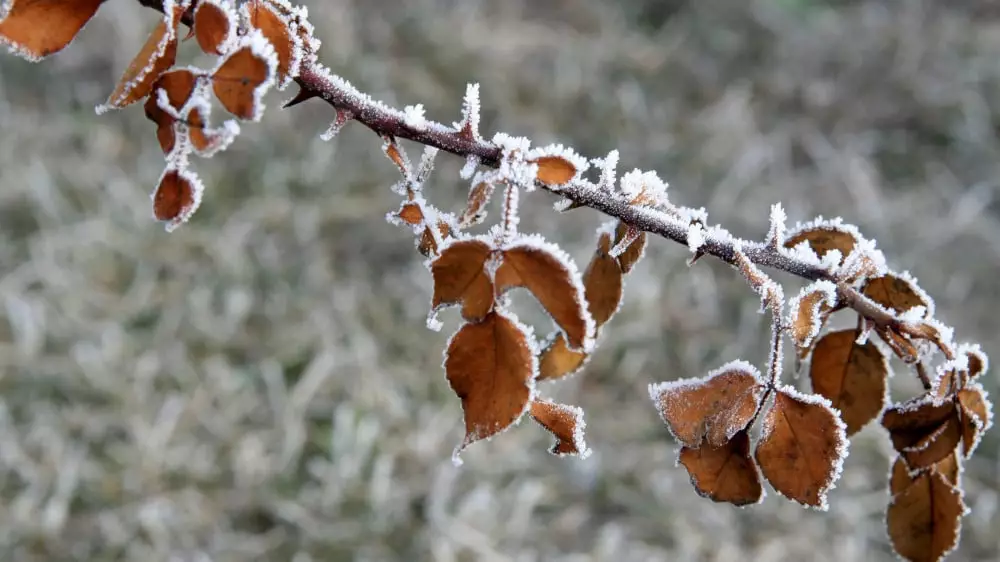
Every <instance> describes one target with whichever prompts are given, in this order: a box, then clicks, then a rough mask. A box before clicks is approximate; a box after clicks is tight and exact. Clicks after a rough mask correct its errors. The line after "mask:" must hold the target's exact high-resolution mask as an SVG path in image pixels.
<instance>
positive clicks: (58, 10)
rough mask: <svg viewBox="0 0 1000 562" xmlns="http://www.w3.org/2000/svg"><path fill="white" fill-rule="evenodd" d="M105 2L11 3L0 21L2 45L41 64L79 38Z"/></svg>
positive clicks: (35, 0)
mask: <svg viewBox="0 0 1000 562" xmlns="http://www.w3.org/2000/svg"><path fill="white" fill-rule="evenodd" d="M103 2H104V0H48V1H45V2H39V1H38V0H11V2H10V4H9V6H8V11H7V15H6V16H5V17H4V18H3V19H2V20H0V43H3V44H5V45H7V46H8V47H9V48H10V50H11V51H12V52H14V53H16V54H17V55H19V56H21V57H23V58H25V59H27V60H29V61H32V62H37V61H39V60H41V59H43V58H45V57H47V56H49V55H51V54H54V53H57V52H59V51H61V50H63V48H65V47H66V45H69V43H70V42H71V41H72V40H73V38H74V37H76V34H77V33H79V32H80V30H81V29H83V26H84V25H86V24H87V22H88V21H90V18H92V17H94V14H96V13H97V9H98V8H99V7H100V6H101V4H102V3H103Z"/></svg>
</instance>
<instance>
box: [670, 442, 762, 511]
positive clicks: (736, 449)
mask: <svg viewBox="0 0 1000 562" xmlns="http://www.w3.org/2000/svg"><path fill="white" fill-rule="evenodd" d="M677 460H678V462H679V463H680V464H682V465H684V468H686V469H687V471H688V475H689V476H690V477H691V485H693V486H694V489H695V490H696V491H697V492H698V495H700V496H702V497H705V498H710V499H711V500H712V501H716V502H728V503H731V504H733V505H748V504H754V503H759V502H760V500H761V499H762V498H763V497H764V489H763V488H762V487H761V484H760V472H759V471H758V470H757V465H756V464H755V463H754V462H753V459H751V458H750V435H749V433H747V430H745V429H744V430H740V431H739V432H737V433H736V435H734V436H733V438H732V439H730V440H729V441H727V442H726V443H724V444H722V445H721V446H718V447H714V446H712V445H708V444H705V445H702V446H701V447H698V448H697V449H692V448H691V447H681V452H680V455H679V456H678V458H677Z"/></svg>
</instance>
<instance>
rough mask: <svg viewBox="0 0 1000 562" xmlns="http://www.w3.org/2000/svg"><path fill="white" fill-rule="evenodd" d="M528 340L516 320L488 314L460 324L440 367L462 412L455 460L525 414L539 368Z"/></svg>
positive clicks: (498, 313) (524, 330) (495, 313)
mask: <svg viewBox="0 0 1000 562" xmlns="http://www.w3.org/2000/svg"><path fill="white" fill-rule="evenodd" d="M529 337H530V336H529V335H528V333H527V331H526V329H525V328H524V326H522V325H521V324H519V323H518V322H517V321H516V320H515V319H513V318H510V317H508V316H506V315H504V314H503V313H501V312H491V313H490V314H488V315H487V316H486V318H484V319H483V321H482V322H479V323H475V324H474V323H467V324H465V325H463V326H462V327H461V328H460V329H459V330H458V332H456V333H455V335H454V336H453V337H452V338H451V341H450V342H449V343H448V350H447V352H446V354H445V360H444V368H445V372H446V374H447V377H448V383H449V384H450V385H451V388H452V390H454V391H455V394H457V395H458V397H459V398H461V399H462V410H463V411H464V412H465V439H464V440H463V441H462V444H461V445H459V446H458V447H457V448H456V449H455V456H454V459H456V460H457V459H458V455H459V454H460V453H461V452H462V450H464V449H465V448H466V447H468V446H469V445H470V444H472V443H474V442H476V441H479V440H481V439H486V438H489V437H492V436H493V435H496V434H497V433H499V432H501V431H503V430H505V429H507V428H508V427H510V426H511V425H513V424H514V423H515V422H517V421H518V420H519V419H520V418H521V416H522V415H523V414H524V413H525V412H526V411H527V410H528V404H529V403H530V402H531V399H532V395H533V393H534V378H535V370H536V367H537V366H536V363H535V356H534V353H533V352H532V349H531V348H532V344H531V342H530V340H529Z"/></svg>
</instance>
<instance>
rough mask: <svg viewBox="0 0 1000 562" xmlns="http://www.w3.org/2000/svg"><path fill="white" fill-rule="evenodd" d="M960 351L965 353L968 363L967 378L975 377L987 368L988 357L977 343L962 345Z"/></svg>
mask: <svg viewBox="0 0 1000 562" xmlns="http://www.w3.org/2000/svg"><path fill="white" fill-rule="evenodd" d="M960 352H962V353H964V354H965V357H966V358H967V359H968V363H969V378H973V379H974V378H976V377H978V376H979V375H981V374H983V373H984V372H985V371H986V369H988V368H989V358H988V357H987V356H986V354H985V353H983V350H982V349H980V348H979V346H978V345H972V346H962V348H960Z"/></svg>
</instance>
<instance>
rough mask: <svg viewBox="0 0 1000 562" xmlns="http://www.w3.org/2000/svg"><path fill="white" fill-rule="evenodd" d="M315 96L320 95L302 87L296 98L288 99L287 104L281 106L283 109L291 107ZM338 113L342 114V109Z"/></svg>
mask: <svg viewBox="0 0 1000 562" xmlns="http://www.w3.org/2000/svg"><path fill="white" fill-rule="evenodd" d="M315 97H319V93H318V92H316V91H314V90H307V89H305V88H300V89H299V93H297V94H295V97H294V98H292V99H290V100H288V101H286V102H285V105H283V106H281V109H288V108H289V107H293V106H296V105H299V104H300V103H302V102H304V101H309V100H311V99H313V98H315ZM337 114H338V115H339V114H340V110H337Z"/></svg>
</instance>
